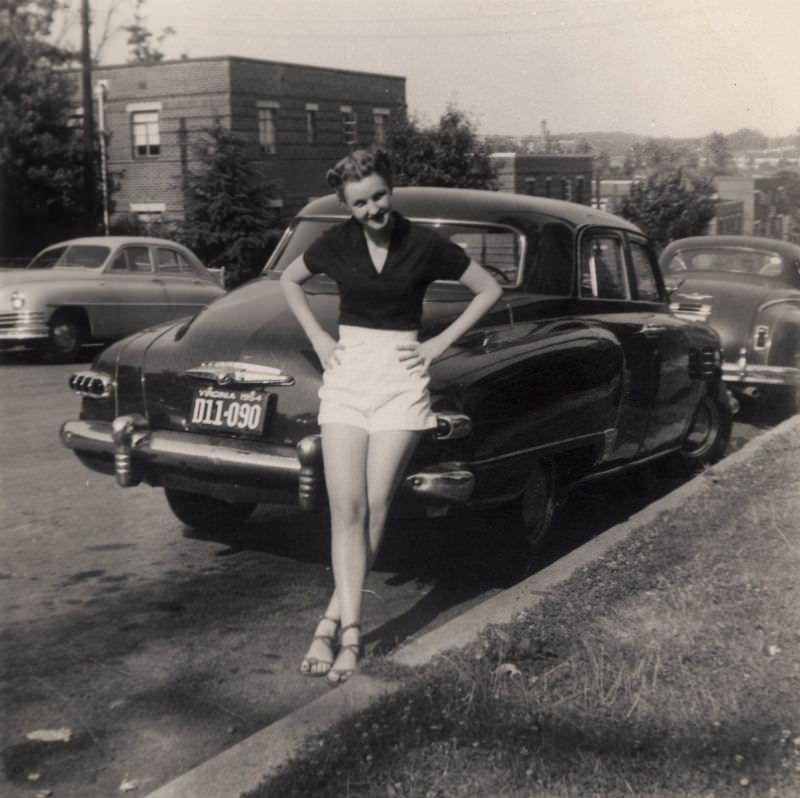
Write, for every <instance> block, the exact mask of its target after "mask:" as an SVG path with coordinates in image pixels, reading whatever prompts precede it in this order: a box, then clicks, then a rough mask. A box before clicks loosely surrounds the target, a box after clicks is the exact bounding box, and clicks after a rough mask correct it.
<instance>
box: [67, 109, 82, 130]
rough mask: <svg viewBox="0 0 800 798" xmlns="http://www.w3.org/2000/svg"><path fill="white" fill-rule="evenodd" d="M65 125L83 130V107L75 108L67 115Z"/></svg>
mask: <svg viewBox="0 0 800 798" xmlns="http://www.w3.org/2000/svg"><path fill="white" fill-rule="evenodd" d="M67 127H68V128H72V129H73V130H83V108H76V109H75V110H74V111H73V112H72V113H71V114H70V115H69V116H68V117H67Z"/></svg>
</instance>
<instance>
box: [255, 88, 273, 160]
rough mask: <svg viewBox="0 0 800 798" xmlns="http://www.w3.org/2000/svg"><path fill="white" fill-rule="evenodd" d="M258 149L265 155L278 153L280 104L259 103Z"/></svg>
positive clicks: (257, 104)
mask: <svg viewBox="0 0 800 798" xmlns="http://www.w3.org/2000/svg"><path fill="white" fill-rule="evenodd" d="M256 106H257V108H258V147H259V149H260V150H261V152H262V153H263V154H264V155H275V153H276V152H277V151H278V127H277V116H278V103H274V102H266V101H264V102H258V103H256Z"/></svg>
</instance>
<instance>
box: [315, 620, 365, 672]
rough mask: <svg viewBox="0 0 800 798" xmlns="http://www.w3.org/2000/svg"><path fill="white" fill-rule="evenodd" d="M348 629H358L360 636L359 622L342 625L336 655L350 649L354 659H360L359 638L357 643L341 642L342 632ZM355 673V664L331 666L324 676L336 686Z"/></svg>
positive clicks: (361, 649)
mask: <svg viewBox="0 0 800 798" xmlns="http://www.w3.org/2000/svg"><path fill="white" fill-rule="evenodd" d="M348 629H358V635H359V638H360V637H361V624H360V623H349V624H347V626H343V627H342V628H341V629H340V630H339V653H338V654H337V655H336V657H337V659H338V658H339V657H340V656H341V655H342V651H352V652H353V654H354V655H355V661H356V662H358V660H360V659H361V657H362V655H363V653H364V648H363V646H362V645H361V640H360V639H359V641H358V642H357V643H342V642H341V640H342V638H343V637H344V633H345V632H346V631H347V630H348ZM353 673H355V665H354V666H353V667H352V668H334V667H333V666H331V668H330V669H329V670H328V673H327V676H326V677H325V678H326V680H327V682H328V684H330V685H332V686H333V687H336V686H337V685H340V684H344V683H345V682H346V681H347V680H348V679H349V678H350V677H351V676H352V675H353Z"/></svg>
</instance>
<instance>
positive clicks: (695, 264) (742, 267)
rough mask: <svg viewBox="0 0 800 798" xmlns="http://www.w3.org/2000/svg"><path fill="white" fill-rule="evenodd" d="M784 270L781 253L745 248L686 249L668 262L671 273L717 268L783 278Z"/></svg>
mask: <svg viewBox="0 0 800 798" xmlns="http://www.w3.org/2000/svg"><path fill="white" fill-rule="evenodd" d="M782 270H783V261H782V260H781V256H780V255H779V254H778V253H777V252H772V251H770V250H763V249H747V248H745V247H709V248H707V249H688V250H682V251H678V252H676V253H675V254H674V255H673V256H672V258H671V259H670V261H669V263H668V264H667V274H683V273H684V272H707V271H715V272H737V273H739V274H759V275H762V276H766V277H779V276H780V275H781V272H782Z"/></svg>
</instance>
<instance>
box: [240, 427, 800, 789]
mask: <svg viewBox="0 0 800 798" xmlns="http://www.w3.org/2000/svg"><path fill="white" fill-rule="evenodd" d="M704 479H705V487H704V488H703V490H701V491H700V492H699V494H697V495H695V496H694V497H693V498H691V499H690V500H688V501H687V502H686V503H685V504H684V505H683V506H682V507H679V508H677V509H675V510H673V511H670V512H668V513H665V514H662V515H661V516H660V517H659V518H658V519H657V520H656V521H655V522H654V523H653V524H651V525H650V526H649V527H648V528H645V529H641V530H638V531H637V532H635V533H634V535H633V537H632V538H630V539H629V540H628V541H627V542H626V543H624V544H623V545H621V546H620V547H618V548H617V549H615V550H614V551H613V552H612V554H610V555H609V556H607V557H605V558H604V559H603V560H602V561H599V562H597V563H595V564H593V565H591V566H589V567H586V568H584V569H582V570H581V571H579V572H578V573H576V574H575V575H574V576H573V577H572V578H570V579H569V580H568V581H567V582H566V583H564V584H562V585H561V586H560V587H559V588H558V589H557V590H555V591H554V592H553V593H552V594H551V595H550V596H549V597H547V598H546V599H545V600H544V601H543V602H542V603H541V604H540V605H539V606H538V607H536V608H535V609H534V610H532V611H531V612H529V613H528V614H527V615H526V616H524V617H521V618H520V619H519V620H517V621H515V622H514V623H513V624H510V625H507V626H503V627H494V628H491V629H489V630H488V631H487V633H486V634H485V635H484V637H483V639H482V640H481V642H480V644H478V645H476V646H473V647H471V648H470V649H467V650H465V651H462V652H456V653H451V654H449V655H448V656H447V657H442V658H439V659H437V660H436V661H435V663H434V664H433V665H431V666H429V667H426V668H424V669H418V670H414V671H403V672H402V673H400V674H398V673H397V672H395V671H393V672H391V674H389V675H391V676H392V677H393V678H401V679H403V680H404V686H403V688H402V689H401V690H400V691H399V692H398V693H396V694H394V695H392V696H391V697H389V698H387V699H386V700H385V701H383V702H381V703H380V704H377V705H375V706H373V707H372V708H370V710H369V711H367V712H365V713H362V714H361V715H359V716H358V717H355V718H353V719H350V720H346V721H344V722H342V723H341V724H340V725H339V726H338V727H337V728H334V729H332V730H331V731H330V732H328V733H326V734H325V735H324V736H322V737H321V738H318V739H314V740H311V741H309V744H308V746H307V748H306V750H305V751H304V753H303V755H302V757H300V758H298V759H296V760H295V761H293V762H292V763H290V764H289V765H288V766H286V767H285V768H284V770H283V771H282V772H281V773H279V774H278V776H277V777H276V778H274V779H272V780H271V781H270V782H269V783H268V784H266V785H264V786H263V787H262V789H261V790H259V791H257V792H256V793H254V794H253V798H255V796H258V798H273V797H276V796H280V798H291V796H303V798H307V797H308V796H320V797H322V796H350V797H351V798H356V796H395V797H398V798H399V797H400V796H431V797H433V796H539V795H546V796H580V797H581V798H585V797H586V796H602V798H608V797H610V796H623V795H636V796H663V797H665V798H673V797H675V798H677V796H698V798H699V797H700V796H702V797H703V798H710V797H711V796H717V797H718V798H720V797H721V796H732V795H733V796H735V795H753V796H759V798H761V797H762V796H775V798H796V796H798V795H800V583H798V578H797V577H798V574H800V488H798V486H800V429H798V428H797V427H795V428H794V431H793V432H792V433H791V434H789V435H786V436H784V437H783V438H779V439H775V440H773V441H772V443H771V444H770V445H769V447H768V448H766V449H764V450H762V451H760V452H759V453H758V454H757V455H756V456H755V457H754V458H753V459H752V461H751V462H749V463H746V464H745V463H742V464H739V465H738V466H736V467H735V468H733V469H732V470H728V471H725V472H723V473H722V474H719V475H715V474H714V472H713V471H711V472H709V473H708V474H707V475H706V476H705V478H704ZM368 668H369V669H372V670H374V671H377V672H378V673H380V672H381V671H383V672H384V673H385V672H386V670H387V669H386V665H385V663H381V662H373V663H368Z"/></svg>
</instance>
